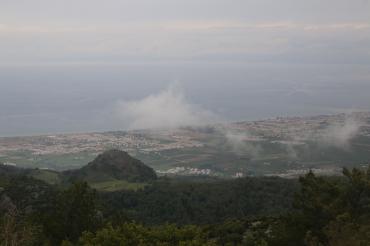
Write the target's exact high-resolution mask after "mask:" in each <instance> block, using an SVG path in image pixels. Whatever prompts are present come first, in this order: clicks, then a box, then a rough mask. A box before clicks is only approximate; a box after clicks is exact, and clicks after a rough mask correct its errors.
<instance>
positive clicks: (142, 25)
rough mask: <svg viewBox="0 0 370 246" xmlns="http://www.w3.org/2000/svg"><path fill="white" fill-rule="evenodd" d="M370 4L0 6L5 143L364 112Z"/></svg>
mask: <svg viewBox="0 0 370 246" xmlns="http://www.w3.org/2000/svg"><path fill="white" fill-rule="evenodd" d="M369 13H370V1H369V0H351V1H348V0H327V1H320V0H310V1H306V0H282V1H279V2H277V1H272V0H233V1H232V3H231V2H230V1H228V0H202V1H199V0H171V1H169V0H156V1H150V0H136V1H129V0H120V1H117V0H106V1H104V3H102V1H99V0H79V1H74V0H63V1H50V0H33V1H24V0H20V1H13V0H2V1H0V136H12V135H30V134H43V133H59V132H86V131H103V130H119V129H121V130H124V129H135V128H143V127H144V128H146V127H149V128H150V127H159V126H163V127H174V126H179V125H186V124H201V123H213V122H220V121H235V120H255V119H265V118H270V117H275V116H293V115H294V116H296V115H314V114H327V113H337V112H347V111H358V110H370V97H369V96H368V92H369V91H370V15H369Z"/></svg>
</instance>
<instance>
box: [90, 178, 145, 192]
mask: <svg viewBox="0 0 370 246" xmlns="http://www.w3.org/2000/svg"><path fill="white" fill-rule="evenodd" d="M89 185H90V186H91V187H92V188H94V189H97V190H99V191H109V192H110V191H118V190H138V189H142V188H144V187H145V186H146V185H147V184H145V183H130V182H128V181H125V180H110V181H104V182H98V183H90V184H89Z"/></svg>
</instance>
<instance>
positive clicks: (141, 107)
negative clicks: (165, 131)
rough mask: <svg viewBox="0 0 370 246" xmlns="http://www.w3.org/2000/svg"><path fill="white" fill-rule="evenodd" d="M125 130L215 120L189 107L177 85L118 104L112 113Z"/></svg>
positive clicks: (194, 124) (210, 113) (197, 108)
mask: <svg viewBox="0 0 370 246" xmlns="http://www.w3.org/2000/svg"><path fill="white" fill-rule="evenodd" d="M115 113H116V116H117V118H118V119H119V120H120V122H122V125H123V128H124V129H131V130H132V129H158V128H177V127H183V126H200V125H206V124H211V123H215V122H217V120H216V119H218V117H217V116H216V115H215V114H213V113H212V112H210V111H207V110H205V109H203V108H202V107H200V106H199V105H195V104H192V103H191V102H189V101H188V99H187V98H186V96H185V94H184V92H183V90H182V89H181V88H180V87H179V86H176V85H173V86H169V87H167V88H166V89H164V90H162V91H160V92H158V93H155V94H151V95H149V96H147V97H145V98H143V99H140V100H134V101H119V102H118V103H117V107H116V110H115Z"/></svg>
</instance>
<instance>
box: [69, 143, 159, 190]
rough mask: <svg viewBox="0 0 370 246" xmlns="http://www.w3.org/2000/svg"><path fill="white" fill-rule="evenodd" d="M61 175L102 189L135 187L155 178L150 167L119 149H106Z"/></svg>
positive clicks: (71, 180)
mask: <svg viewBox="0 0 370 246" xmlns="http://www.w3.org/2000/svg"><path fill="white" fill-rule="evenodd" d="M63 175H64V176H65V180H66V182H68V183H69V182H74V181H76V180H83V181H86V182H88V183H89V184H90V185H91V186H92V187H95V188H97V189H103V190H115V189H123V188H125V187H127V188H129V189H136V188H140V187H142V186H143V185H144V184H145V183H148V182H151V181H153V180H155V179H156V178H157V176H156V173H155V171H154V170H153V169H152V168H150V167H148V166H146V165H145V164H144V163H142V162H141V161H140V160H137V159H135V158H133V157H131V156H130V155H129V154H127V153H126V152H124V151H120V150H108V151H106V152H104V153H102V154H100V155H98V156H97V157H96V158H95V159H94V160H93V161H92V162H90V163H88V164H87V165H86V166H84V167H82V168H81V169H76V170H68V171H65V172H63Z"/></svg>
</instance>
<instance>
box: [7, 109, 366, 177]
mask: <svg viewBox="0 0 370 246" xmlns="http://www.w3.org/2000/svg"><path fill="white" fill-rule="evenodd" d="M369 122H370V113H369V112H361V113H352V114H336V115H321V116H312V117H278V118H274V119H267V120H259V121H243V122H236V123H227V124H215V125H208V126H198V127H183V128H178V129H157V130H135V131H127V132H122V131H112V132H103V133H76V134H58V135H43V136H25V137H3V138H0V162H2V163H5V164H8V165H17V166H20V167H38V168H50V169H59V170H65V169H70V168H76V167H79V166H82V165H84V164H86V163H87V162H88V161H90V160H92V159H93V158H94V157H95V156H96V155H98V154H99V153H101V152H103V151H104V150H107V149H113V148H114V149H121V150H124V151H127V152H129V153H130V154H132V155H134V156H136V157H137V158H139V159H143V161H146V162H148V164H149V165H151V166H152V167H153V168H155V169H156V171H157V172H158V173H159V174H162V175H206V176H212V175H219V174H222V173H223V172H224V171H225V172H228V170H230V172H229V175H230V176H233V177H242V176H244V175H248V172H247V171H246V168H244V167H243V164H242V160H244V159H245V160H248V161H249V162H248V161H245V163H247V164H248V163H252V164H251V165H254V164H253V163H257V161H259V159H261V160H262V159H265V160H264V161H263V162H262V164H260V166H263V168H264V171H263V173H264V174H266V175H271V173H272V174H276V175H280V176H292V175H293V176H294V175H299V174H300V173H301V172H303V171H304V170H307V168H308V167H307V166H305V165H300V168H303V169H295V168H292V165H291V164H289V165H290V166H289V167H288V166H287V167H286V168H283V170H280V171H282V172H281V173H280V172H278V171H279V170H278V171H277V170H276V168H274V167H273V165H272V164H271V163H273V161H274V158H275V159H276V158H278V157H276V156H278V154H279V153H278V152H277V154H275V156H274V157H267V156H268V152H269V151H268V150H266V149H263V148H265V147H261V146H263V144H265V143H268V144H270V145H274V146H285V147H286V150H287V154H289V155H291V156H293V157H294V155H296V154H295V153H294V152H296V149H299V148H301V147H300V146H304V145H307V143H310V142H314V141H316V142H319V143H320V145H322V146H326V145H333V146H334V147H337V148H338V149H340V148H343V149H344V150H345V149H346V148H348V146H347V145H348V143H349V141H351V140H352V139H354V138H356V137H358V136H361V141H357V142H355V143H354V144H355V145H354V146H358V147H359V148H363V149H366V151H368V150H369V149H370V140H369V141H368V142H366V141H364V140H366V139H370V124H369ZM265 145H266V144H265ZM252 147H253V148H252ZM302 148H303V147H302ZM347 151H348V150H347ZM368 152H369V151H368ZM221 154H222V157H224V156H226V157H225V158H219V156H220V155H221ZM228 156H231V157H230V158H235V159H238V158H239V159H240V160H238V161H237V163H238V167H235V168H234V167H233V166H231V165H233V164H232V163H233V160H232V159H230V160H229V162H230V163H231V164H230V165H229V166H228V165H227V164H226V163H228V159H227V158H229V157H228ZM293 157H292V158H293ZM269 158H270V159H271V160H272V161H271V160H270V159H269ZM152 159H156V160H155V161H153V162H151V160H152ZM220 159H222V162H223V163H224V164H223V166H222V168H220V165H221V164H220V163H219V162H220ZM368 159H369V160H370V152H369V153H368ZM293 161H296V162H297V163H303V162H299V160H294V158H293V159H292V160H291V159H289V163H293ZM325 161H326V163H325V164H327V163H329V162H328V161H327V160H325ZM334 161H335V160H333V162H334ZM364 161H366V156H365V160H364ZM234 162H235V163H236V161H234ZM40 163H41V164H40ZM204 163H208V164H207V165H205V164H204ZM217 163H218V164H217ZM258 163H259V162H258ZM287 163H288V161H287ZM365 163H366V162H365ZM247 164H246V165H247ZM329 164H333V163H329ZM355 164H359V165H360V164H361V165H364V164H363V163H355ZM271 166H272V167H271ZM297 166H299V165H297ZM311 166H312V165H311ZM324 166H325V167H326V168H329V170H332V171H333V172H336V173H337V172H338V170H337V167H333V165H324ZM248 168H249V169H248V170H249V174H251V173H252V174H253V173H254V172H253V168H252V169H251V168H250V167H248ZM257 168H260V167H259V166H258V167H257ZM269 168H271V170H269ZM314 168H317V169H318V172H323V173H325V172H326V171H327V169H324V170H321V168H322V167H320V166H319V167H318V166H314ZM302 170H303V171H302Z"/></svg>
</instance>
